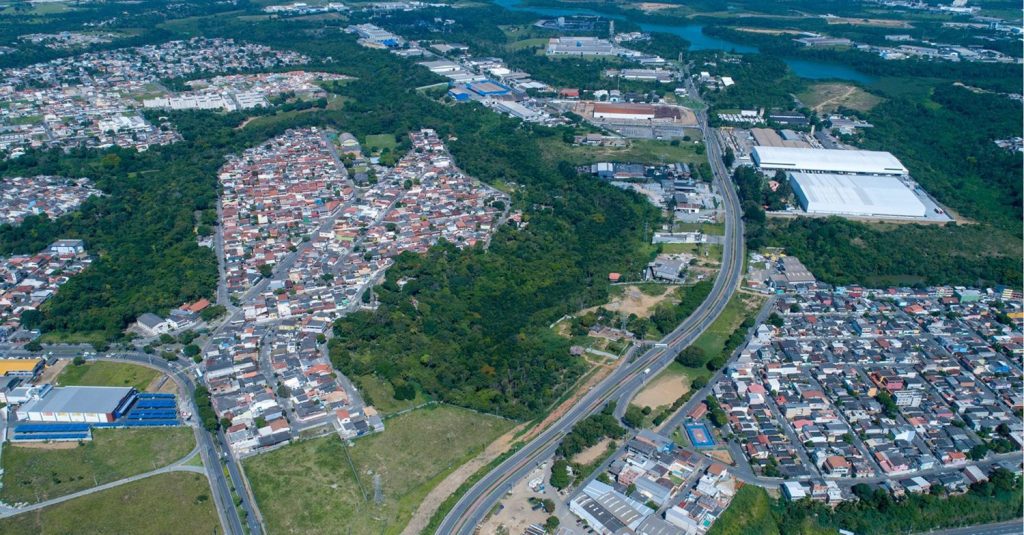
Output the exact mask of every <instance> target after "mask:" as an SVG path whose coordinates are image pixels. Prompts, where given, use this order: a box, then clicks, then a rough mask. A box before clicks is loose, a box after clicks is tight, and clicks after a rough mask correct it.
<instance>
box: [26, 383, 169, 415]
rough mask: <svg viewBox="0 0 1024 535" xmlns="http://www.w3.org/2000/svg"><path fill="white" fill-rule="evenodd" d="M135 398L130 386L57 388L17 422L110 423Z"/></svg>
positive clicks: (35, 402) (31, 403)
mask: <svg viewBox="0 0 1024 535" xmlns="http://www.w3.org/2000/svg"><path fill="white" fill-rule="evenodd" d="M136 397H137V392H136V390H135V389H134V388H131V387H116V386H67V387H56V388H49V389H46V390H45V391H43V392H42V393H41V395H40V396H39V397H38V398H35V399H32V400H29V401H28V402H26V403H24V404H23V405H21V406H20V407H18V409H17V410H16V411H15V414H16V415H17V417H18V420H21V421H29V422H62V423H71V422H86V423H107V422H113V421H114V420H116V419H118V418H119V417H120V416H121V415H123V414H124V413H126V412H127V411H128V408H129V407H131V405H132V404H133V403H134V402H135V401H136ZM172 412H173V411H172ZM172 417H173V415H172Z"/></svg>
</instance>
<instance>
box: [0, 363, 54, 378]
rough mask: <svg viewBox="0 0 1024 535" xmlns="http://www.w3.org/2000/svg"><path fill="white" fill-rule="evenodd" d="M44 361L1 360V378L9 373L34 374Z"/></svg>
mask: <svg viewBox="0 0 1024 535" xmlns="http://www.w3.org/2000/svg"><path fill="white" fill-rule="evenodd" d="M42 360H43V359H3V360H0V376H3V375H7V374H9V373H32V372H33V371H35V369H36V366H39V363H40V362H42Z"/></svg>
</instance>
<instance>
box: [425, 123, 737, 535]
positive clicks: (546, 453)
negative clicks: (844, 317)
mask: <svg viewBox="0 0 1024 535" xmlns="http://www.w3.org/2000/svg"><path fill="white" fill-rule="evenodd" d="M698 120H699V121H700V124H701V130H702V131H703V133H704V137H705V139H706V140H707V143H706V144H707V148H708V159H709V160H710V163H711V167H712V169H713V170H714V173H715V180H716V182H717V184H718V187H719V190H720V191H721V192H722V196H723V198H724V200H725V213H726V220H725V236H726V243H725V247H724V251H723V256H722V268H721V271H720V272H719V274H718V276H717V277H716V279H715V285H714V287H713V289H712V290H711V294H710V295H709V296H708V298H707V299H706V300H705V301H704V302H703V303H701V305H700V306H699V307H698V308H697V310H696V311H695V312H694V313H693V314H691V315H690V316H689V317H688V318H686V319H685V320H683V322H682V323H681V324H680V325H679V326H678V327H677V328H676V329H675V330H674V331H672V332H671V333H670V334H669V335H668V336H666V337H665V338H663V339H662V341H661V343H659V344H657V345H656V346H655V347H654V348H653V349H651V350H649V351H647V352H646V353H644V354H643V355H641V356H640V357H638V358H636V359H635V360H634V361H633V362H628V363H623V364H620V365H619V367H618V368H617V369H616V370H615V371H614V372H612V374H611V375H609V376H608V377H607V378H606V379H604V380H603V381H601V382H600V383H599V384H598V385H596V386H595V387H594V388H593V389H591V391H590V392H588V393H587V394H586V395H585V396H583V398H582V399H581V400H580V401H579V402H578V403H577V404H576V405H575V406H573V407H572V408H571V409H569V410H568V411H567V412H566V413H565V414H564V415H563V416H562V417H561V418H559V419H558V420H557V421H556V422H555V423H554V424H552V425H551V426H550V427H549V428H548V429H547V430H545V431H544V432H543V433H541V434H540V435H539V436H538V437H537V438H535V439H534V440H533V441H531V442H530V443H529V444H527V445H526V446H523V447H522V448H521V449H520V450H518V451H516V452H515V453H514V454H512V455H511V456H510V457H509V458H508V459H506V460H505V462H503V463H501V464H500V465H498V467H496V468H495V469H494V470H492V471H491V472H490V473H488V474H487V475H485V476H484V477H483V478H482V479H481V480H480V481H478V482H477V483H476V484H475V485H473V487H472V488H470V489H469V491H467V492H466V494H464V495H463V496H462V498H461V499H459V501H458V502H457V503H456V504H455V506H454V507H453V508H452V510H451V511H450V512H449V513H448V515H447V516H446V517H445V519H444V520H443V521H442V522H441V525H440V527H438V529H437V533H438V534H439V535H449V534H454V533H458V534H463V535H469V534H471V533H473V531H474V529H475V528H476V526H477V524H479V523H480V522H481V521H482V520H483V518H484V517H485V516H486V515H487V514H488V513H489V512H490V511H491V509H493V508H494V507H495V505H497V503H498V502H499V501H500V500H501V499H502V497H504V495H505V493H506V492H507V491H508V490H510V489H511V488H512V486H513V485H514V484H515V482H516V481H518V480H519V479H521V478H522V477H524V476H525V475H526V474H527V473H529V472H530V470H532V469H533V468H534V467H535V466H537V465H538V464H540V463H541V462H542V461H544V460H546V459H547V458H549V457H550V456H552V455H553V454H554V452H555V449H556V448H557V447H558V444H559V442H560V441H561V438H562V437H563V436H564V435H565V434H566V433H567V432H569V430H571V429H572V427H573V426H574V425H575V424H576V423H577V422H579V421H580V420H582V419H583V418H585V417H587V416H589V415H590V414H593V413H594V412H596V411H598V410H600V409H601V407H603V406H604V405H605V403H606V402H607V401H609V400H620V402H619V403H618V406H617V408H619V409H624V405H625V403H622V402H621V400H622V399H625V400H626V401H628V399H629V396H631V395H632V393H633V392H635V391H636V390H637V389H638V388H639V387H640V386H642V385H643V384H644V382H645V381H647V380H649V379H650V378H651V377H654V376H655V375H657V372H658V371H660V370H661V369H663V368H665V367H666V366H668V365H669V363H671V362H672V360H673V359H674V358H675V356H676V355H677V354H678V353H679V352H680V351H682V350H683V349H684V348H686V347H687V346H688V345H690V344H691V343H693V341H694V340H696V339H697V337H698V336H700V334H701V333H703V332H704V331H705V330H706V329H707V328H708V327H710V326H711V324H712V323H713V322H714V321H715V319H716V318H718V316H719V314H721V312H722V310H723V309H724V308H725V306H726V304H728V302H729V299H730V298H731V297H732V294H733V292H734V291H735V290H736V288H737V286H738V285H739V282H740V278H741V276H742V270H743V222H742V220H741V219H740V216H741V213H740V207H739V198H738V197H737V195H736V191H735V189H734V188H733V184H732V180H731V179H730V177H729V173H728V170H727V169H726V168H725V166H724V165H723V164H722V160H721V151H720V149H719V147H718V138H717V137H716V136H715V135H714V133H713V132H711V131H710V130H709V129H708V128H707V120H706V117H705V115H704V114H703V113H702V114H700V115H699V116H698Z"/></svg>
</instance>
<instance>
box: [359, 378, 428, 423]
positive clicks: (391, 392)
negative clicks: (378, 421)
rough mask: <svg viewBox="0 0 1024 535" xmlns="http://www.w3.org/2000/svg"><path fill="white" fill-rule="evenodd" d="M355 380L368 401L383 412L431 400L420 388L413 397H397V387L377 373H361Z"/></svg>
mask: <svg viewBox="0 0 1024 535" xmlns="http://www.w3.org/2000/svg"><path fill="white" fill-rule="evenodd" d="M355 381H356V384H357V385H358V386H359V390H360V391H361V392H362V393H363V396H364V397H366V398H367V399H368V401H367V403H369V404H371V405H373V406H374V407H376V408H377V410H378V411H380V413H381V414H392V413H395V412H398V411H401V410H405V409H408V408H411V407H415V406H417V405H422V404H423V403H426V402H427V401H429V399H428V398H427V397H426V396H424V395H423V393H422V392H420V391H419V390H417V391H416V397H415V398H413V399H403V400H398V399H395V389H394V387H392V386H391V383H389V382H387V381H382V380H380V379H378V378H377V376H375V375H360V376H357V377H356V378H355Z"/></svg>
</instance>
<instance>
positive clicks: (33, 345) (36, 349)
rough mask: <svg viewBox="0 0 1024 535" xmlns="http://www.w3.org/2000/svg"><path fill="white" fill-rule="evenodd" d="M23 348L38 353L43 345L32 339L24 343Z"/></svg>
mask: <svg viewBox="0 0 1024 535" xmlns="http://www.w3.org/2000/svg"><path fill="white" fill-rule="evenodd" d="M25 349H26V350H28V351H31V352H33V353H38V352H39V351H42V350H43V345H42V344H40V343H39V341H38V340H32V341H31V342H29V343H27V344H25Z"/></svg>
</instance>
